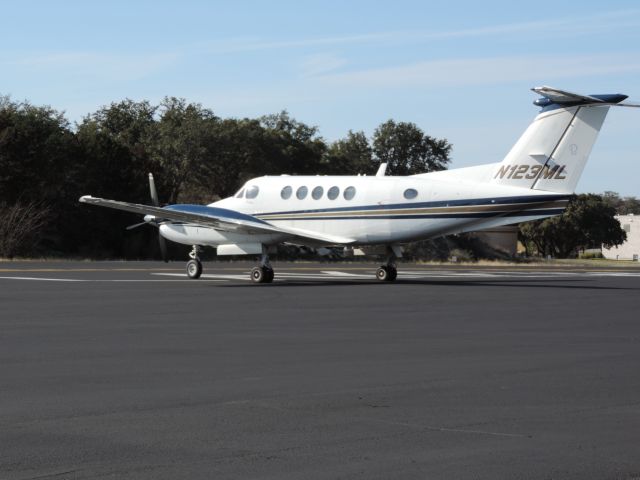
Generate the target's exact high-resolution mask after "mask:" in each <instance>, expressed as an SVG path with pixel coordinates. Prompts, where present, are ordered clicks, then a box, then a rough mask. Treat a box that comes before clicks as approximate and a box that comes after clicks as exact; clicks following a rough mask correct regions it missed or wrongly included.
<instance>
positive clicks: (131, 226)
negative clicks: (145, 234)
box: [127, 222, 147, 230]
mask: <svg viewBox="0 0 640 480" xmlns="http://www.w3.org/2000/svg"><path fill="white" fill-rule="evenodd" d="M146 224H147V222H140V223H134V224H133V225H129V226H128V227H127V230H133V229H134V228H138V227H141V226H142V225H146Z"/></svg>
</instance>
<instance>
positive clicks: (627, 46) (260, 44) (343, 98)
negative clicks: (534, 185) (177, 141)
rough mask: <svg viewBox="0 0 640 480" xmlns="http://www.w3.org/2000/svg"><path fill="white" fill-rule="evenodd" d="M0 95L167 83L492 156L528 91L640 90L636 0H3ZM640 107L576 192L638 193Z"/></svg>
mask: <svg viewBox="0 0 640 480" xmlns="http://www.w3.org/2000/svg"><path fill="white" fill-rule="evenodd" d="M0 7H1V11H2V17H3V21H2V28H1V29H0V94H10V95H11V96H12V97H13V98H14V99H16V100H22V99H28V100H29V101H31V102H32V103H35V104H48V105H52V106H53V107H55V108H57V109H60V110H65V111H66V113H67V117H68V118H69V119H70V120H72V121H79V120H80V119H81V118H82V116H83V115H85V114H87V113H89V112H92V111H95V110H96V109H97V108H99V107H100V106H101V105H105V104H108V103H110V102H112V101H118V100H121V99H123V98H127V97H128V98H132V99H135V100H142V99H148V100H151V101H153V102H157V101H158V100H159V99H161V98H162V97H163V96H165V95H173V96H182V97H185V98H187V99H188V100H190V101H196V102H200V103H202V104H203V105H204V106H206V107H209V108H211V109H213V110H214V111H215V112H216V114H218V115H220V116H233V117H244V116H250V117H255V116H259V115H263V114H267V113H274V112H278V111H280V110H285V109H286V110H288V111H289V112H290V113H291V114H292V115H293V116H294V117H295V118H297V119H299V120H301V121H304V122H306V123H309V124H312V125H316V126H318V128H319V130H320V134H321V135H322V136H323V137H325V138H326V139H328V140H335V139H338V138H341V137H343V136H344V135H346V133H347V131H348V130H349V129H352V130H363V131H365V132H366V133H367V134H369V135H370V134H371V133H372V132H373V130H374V129H375V127H376V126H377V125H379V124H380V123H382V122H383V121H385V120H387V119H389V118H394V119H395V120H399V121H411V122H415V123H417V124H418V125H419V126H420V127H421V128H422V129H423V130H424V131H425V132H426V133H428V134H430V135H433V136H436V137H444V138H447V139H448V140H449V141H450V142H451V143H452V144H453V164H452V167H461V166H468V165H477V164H480V163H487V162H494V161H499V160H501V159H502V157H503V156H504V155H505V154H506V152H507V151H508V150H509V148H510V147H511V146H512V145H513V143H514V142H515V141H516V140H517V138H518V136H519V135H520V133H521V132H522V131H524V129H525V128H526V126H527V125H528V124H529V122H530V121H531V119H532V118H533V117H534V116H535V114H536V108H535V107H534V106H533V105H532V104H531V102H532V101H533V100H534V99H535V98H536V96H535V95H534V94H533V93H532V92H530V91H529V90H528V89H529V88H530V87H533V86H537V85H542V84H546V85H552V86H556V87H559V88H563V89H566V90H573V91H577V92H580V93H587V94H589V93H618V92H620V93H625V94H628V95H630V100H635V101H638V102H640V3H638V2H637V1H610V2H606V3H605V2H591V1H582V2H579V3H576V2H560V1H555V2H549V1H537V2H534V3H521V2H513V1H509V2H490V1H489V2H487V1H485V2H471V1H458V2H455V1H450V2H437V3H436V2H424V1H402V0H396V1H394V2H379V4H378V3H377V2H372V1H350V2H349V1H346V0H345V1H333V0H325V1H322V2H300V1H297V2H294V1H277V0H273V1H271V2H264V1H262V2H259V1H244V2H243V1H236V2H228V1H227V2H215V1H209V2H204V1H202V2H199V1H188V0H185V1H181V2H166V1H154V2H151V1H134V0H129V1H127V2H122V1H109V2H90V1H82V2H75V1H67V2H63V1H61V2H49V1H28V0H23V1H20V2H15V1H4V0H2V1H0ZM639 152H640V111H639V110H638V109H623V108H618V109H613V110H612V111H611V112H610V114H609V117H608V119H607V122H606V123H605V126H604V128H603V131H602V133H601V135H600V138H599V140H598V143H596V146H595V148H594V150H593V153H592V156H591V159H590V161H589V163H588V164H587V168H586V170H585V173H584V175H583V178H582V179H581V181H580V183H579V185H578V190H579V191H582V192H602V191H605V190H614V191H618V192H620V193H621V194H623V195H635V196H640V153H639Z"/></svg>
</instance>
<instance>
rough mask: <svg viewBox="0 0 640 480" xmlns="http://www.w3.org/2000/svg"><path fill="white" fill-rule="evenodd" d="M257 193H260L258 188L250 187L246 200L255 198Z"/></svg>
mask: <svg viewBox="0 0 640 480" xmlns="http://www.w3.org/2000/svg"><path fill="white" fill-rule="evenodd" d="M258 192H260V189H259V188H258V186H257V185H252V186H251V187H249V188H247V194H246V198H256V197H257V196H258Z"/></svg>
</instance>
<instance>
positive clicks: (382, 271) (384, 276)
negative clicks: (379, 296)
mask: <svg viewBox="0 0 640 480" xmlns="http://www.w3.org/2000/svg"><path fill="white" fill-rule="evenodd" d="M376 278H377V279H378V280H380V281H381V282H386V281H387V280H389V270H388V269H387V267H386V265H382V266H381V267H378V270H376Z"/></svg>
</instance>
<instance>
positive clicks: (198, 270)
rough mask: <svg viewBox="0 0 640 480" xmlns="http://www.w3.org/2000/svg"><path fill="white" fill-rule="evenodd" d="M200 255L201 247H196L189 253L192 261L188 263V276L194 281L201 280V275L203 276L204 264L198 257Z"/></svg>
mask: <svg viewBox="0 0 640 480" xmlns="http://www.w3.org/2000/svg"><path fill="white" fill-rule="evenodd" d="M199 253H200V247H199V246H198V245H194V246H193V249H192V250H191V252H189V258H191V260H189V261H188V262H187V276H188V277H189V278H191V279H193V280H195V279H196V278H200V275H202V262H201V261H200V258H199V257H198V254H199Z"/></svg>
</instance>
